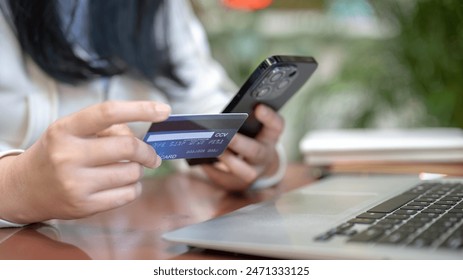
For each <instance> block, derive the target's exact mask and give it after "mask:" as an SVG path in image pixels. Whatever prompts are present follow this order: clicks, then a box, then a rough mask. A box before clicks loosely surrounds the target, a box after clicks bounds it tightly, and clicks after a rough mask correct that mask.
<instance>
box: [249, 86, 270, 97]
mask: <svg viewBox="0 0 463 280" xmlns="http://www.w3.org/2000/svg"><path fill="white" fill-rule="evenodd" d="M271 90H272V89H271V88H270V87H260V88H257V89H256V90H255V91H254V94H253V95H254V97H255V98H263V97H265V96H266V95H268V94H269V93H270V91H271Z"/></svg>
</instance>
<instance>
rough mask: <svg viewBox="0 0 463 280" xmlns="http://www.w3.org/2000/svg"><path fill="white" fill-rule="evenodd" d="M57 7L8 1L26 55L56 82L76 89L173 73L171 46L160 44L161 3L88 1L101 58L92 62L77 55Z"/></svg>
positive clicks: (48, 1) (42, 0)
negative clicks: (123, 77)
mask: <svg viewBox="0 0 463 280" xmlns="http://www.w3.org/2000/svg"><path fill="white" fill-rule="evenodd" d="M57 6H58V5H57V1H56V0H34V1H30V0H10V1H9V7H10V12H11V17H12V22H13V24H14V26H15V28H16V31H17V36H18V40H19V42H20V44H21V47H22V49H23V51H25V52H26V53H27V54H29V55H30V57H32V59H33V60H34V61H35V62H36V63H37V64H38V65H39V66H40V67H41V68H42V69H43V70H44V71H45V72H46V73H48V74H49V75H50V76H52V77H53V78H55V79H57V80H59V81H62V82H65V83H71V84H75V83H78V82H80V81H85V80H88V79H92V78H96V77H102V76H112V75H117V74H121V73H130V74H133V75H136V76H139V77H142V78H145V79H147V80H150V81H152V80H153V78H154V77H155V76H156V75H157V74H160V73H161V72H164V73H171V68H172V66H171V65H170V64H169V62H168V60H167V52H168V48H167V45H166V43H165V42H156V41H155V19H156V18H155V17H156V15H157V13H159V12H160V10H161V9H162V8H163V1H162V0H109V1H108V0H91V1H88V9H89V13H88V26H89V31H88V38H87V40H88V42H89V44H90V45H91V47H92V48H93V51H94V52H95V53H96V54H97V57H96V58H92V59H83V58H82V57H81V56H79V55H76V53H75V51H74V50H73V46H72V44H71V42H69V40H68V39H67V37H66V35H65V32H67V31H66V30H63V29H64V28H63V26H62V24H60V18H59V14H58V13H59V10H58V7H57ZM71 20H72V19H71ZM164 27H165V26H164ZM164 32H165V30H164ZM158 37H159V36H156V39H158Z"/></svg>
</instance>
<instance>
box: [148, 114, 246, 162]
mask: <svg viewBox="0 0 463 280" xmlns="http://www.w3.org/2000/svg"><path fill="white" fill-rule="evenodd" d="M247 117H248V114H246V113H225V114H205V115H171V116H170V117H169V118H168V119H167V120H165V121H163V122H159V123H152V124H151V127H150V128H149V130H148V132H147V133H146V135H145V137H144V138H143V141H145V142H146V143H148V144H149V145H151V146H152V147H153V148H154V149H155V150H156V152H157V154H158V155H159V156H160V157H161V158H162V159H163V160H169V159H181V158H186V159H191V158H210V157H217V156H219V155H220V154H222V153H223V151H225V149H226V148H227V146H228V143H230V140H231V139H232V137H233V136H234V135H235V134H236V132H237V131H238V129H239V128H240V127H241V125H242V124H243V123H244V121H245V120H246V118H247Z"/></svg>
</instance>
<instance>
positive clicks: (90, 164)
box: [0, 101, 170, 223]
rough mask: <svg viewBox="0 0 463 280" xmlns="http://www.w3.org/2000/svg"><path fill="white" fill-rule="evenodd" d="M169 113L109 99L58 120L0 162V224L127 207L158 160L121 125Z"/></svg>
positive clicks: (152, 106) (147, 104) (165, 109)
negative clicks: (0, 221)
mask: <svg viewBox="0 0 463 280" xmlns="http://www.w3.org/2000/svg"><path fill="white" fill-rule="evenodd" d="M169 114H170V107H169V106H167V105H164V104H160V103H155V102H149V101H132V102H117V101H109V102H104V103H101V104H98V105H94V106H91V107H88V108H86V109H83V110H82V111H79V112H77V113H74V114H72V115H70V116H68V117H64V118H62V119H59V120H57V121H56V122H55V123H53V124H52V125H50V127H49V128H48V129H47V130H46V131H45V133H44V134H43V135H42V137H41V138H40V139H39V140H38V141H37V142H36V143H35V144H34V145H33V146H32V147H30V148H29V149H28V150H26V151H25V152H24V153H23V154H21V155H19V156H9V157H6V158H3V159H1V160H0V175H2V178H3V179H1V180H2V181H1V182H2V186H0V188H1V189H0V193H1V196H2V197H1V203H0V213H2V216H1V217H0V218H2V219H5V220H8V221H11V222H15V223H31V222H38V221H44V220H48V219H52V218H60V219H73V218H80V217H85V216H88V215H91V214H94V213H97V212H101V211H105V210H109V209H112V208H115V207H119V206H122V205H125V204H127V203H129V202H131V201H133V200H134V199H135V198H136V197H137V196H138V195H139V194H140V191H141V184H140V182H139V179H140V178H141V177H142V175H143V167H149V168H156V167H158V166H159V165H160V164H161V159H160V158H159V157H158V156H157V154H156V152H155V151H154V149H153V148H151V147H150V146H149V145H147V144H146V143H144V142H143V141H141V140H139V139H137V138H136V137H134V136H133V134H132V132H131V131H130V129H129V128H128V127H127V126H126V124H125V123H127V122H135V121H145V122H160V121H163V120H165V119H166V118H167V117H168V116H169ZM4 167H6V168H4Z"/></svg>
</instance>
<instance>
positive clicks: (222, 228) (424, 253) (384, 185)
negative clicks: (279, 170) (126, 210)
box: [164, 175, 463, 259]
mask: <svg viewBox="0 0 463 280" xmlns="http://www.w3.org/2000/svg"><path fill="white" fill-rule="evenodd" d="M164 238H165V239H167V240H169V241H173V242H180V243H184V244H188V245H191V246H194V247H200V248H208V249H214V250H221V251H229V252H235V253H244V254H251V255H256V256H264V257H274V258H285V259H463V249H462V248H463V178H460V179H450V178H448V179H439V180H429V181H420V180H419V179H418V177H417V176H409V175H407V176H405V175H369V176H366V175H365V176H360V175H353V176H349V175H342V176H341V175H336V176H331V177H328V178H326V179H323V180H320V181H317V182H316V183H313V184H311V185H307V186H304V187H302V188H299V189H296V190H294V191H291V192H288V193H285V194H282V195H281V196H279V197H278V198H275V199H274V200H271V201H266V202H262V203H258V204H253V205H249V206H247V207H244V208H241V209H239V210H236V211H234V212H231V213H229V214H227V215H224V216H221V217H217V218H214V219H211V220H209V221H206V222H203V223H199V224H194V225H191V226H187V227H185V228H181V229H178V230H175V231H172V232H168V233H166V234H165V235H164Z"/></svg>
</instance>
